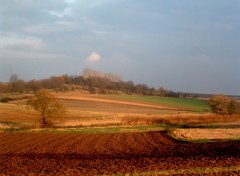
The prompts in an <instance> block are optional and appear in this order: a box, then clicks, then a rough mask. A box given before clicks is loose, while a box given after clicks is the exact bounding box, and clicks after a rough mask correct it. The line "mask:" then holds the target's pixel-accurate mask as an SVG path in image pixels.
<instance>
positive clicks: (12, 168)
mask: <svg viewBox="0 0 240 176" xmlns="http://www.w3.org/2000/svg"><path fill="white" fill-rule="evenodd" d="M239 151H240V142H239V141H235V142H233V141H229V142H226V141H225V142H224V141H218V142H211V143H187V142H179V141H176V140H173V139H171V138H169V137H168V136H167V135H166V133H165V132H139V133H114V134H61V133H6V132H5V133H0V163H1V164H0V175H27V174H29V175H104V174H110V175H111V174H114V173H115V174H116V173H141V172H145V173H146V172H148V171H149V173H154V171H156V172H157V171H159V170H179V169H193V168H199V167H207V168H214V167H229V166H237V167H238V166H240V153H239ZM219 174H224V175H226V174H229V175H230V174H236V175H237V174H240V171H239V170H238V171H235V173H232V171H228V173H219ZM148 175H149V174H148Z"/></svg>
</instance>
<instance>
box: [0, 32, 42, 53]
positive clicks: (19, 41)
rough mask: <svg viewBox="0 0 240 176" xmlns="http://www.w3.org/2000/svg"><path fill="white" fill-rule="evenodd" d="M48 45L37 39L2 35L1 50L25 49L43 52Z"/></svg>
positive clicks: (0, 34) (0, 40)
mask: <svg viewBox="0 0 240 176" xmlns="http://www.w3.org/2000/svg"><path fill="white" fill-rule="evenodd" d="M45 47H46V44H45V43H44V42H43V41H42V40H41V39H40V38H37V37H33V36H25V35H19V34H16V33H9V32H8V33H5V34H4V33H0V48H24V49H30V50H41V49H43V48H45Z"/></svg>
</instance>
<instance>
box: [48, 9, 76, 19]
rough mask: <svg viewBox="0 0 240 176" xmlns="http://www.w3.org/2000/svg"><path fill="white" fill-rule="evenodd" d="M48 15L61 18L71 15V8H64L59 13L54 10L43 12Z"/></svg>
mask: <svg viewBox="0 0 240 176" xmlns="http://www.w3.org/2000/svg"><path fill="white" fill-rule="evenodd" d="M45 12H47V13H48V14H50V15H53V16H56V17H59V18H63V17H65V16H68V15H71V14H72V8H65V9H64V10H63V11H62V12H60V11H55V10H45Z"/></svg>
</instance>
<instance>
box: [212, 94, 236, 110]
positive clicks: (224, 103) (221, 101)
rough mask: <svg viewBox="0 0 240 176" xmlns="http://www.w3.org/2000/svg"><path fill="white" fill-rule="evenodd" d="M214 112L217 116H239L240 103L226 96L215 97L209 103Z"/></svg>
mask: <svg viewBox="0 0 240 176" xmlns="http://www.w3.org/2000/svg"><path fill="white" fill-rule="evenodd" d="M208 104H209V105H210V107H211V110H212V112H214V113H217V114H239V113H240V103H239V102H237V100H236V99H235V98H231V97H227V96H225V95H214V96H213V97H211V98H210V99H209V101H208Z"/></svg>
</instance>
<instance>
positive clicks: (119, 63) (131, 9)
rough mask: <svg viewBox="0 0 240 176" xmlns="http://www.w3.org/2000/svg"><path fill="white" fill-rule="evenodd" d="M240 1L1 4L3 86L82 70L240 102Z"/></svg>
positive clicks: (36, 0)
mask: <svg viewBox="0 0 240 176" xmlns="http://www.w3.org/2000/svg"><path fill="white" fill-rule="evenodd" d="M239 56H240V1H239V0H0V82H7V81H9V78H10V76H11V75H12V74H17V75H18V76H19V78H20V79H23V80H31V79H43V78H48V77H49V76H53V75H54V76H57V75H63V74H69V75H81V74H82V73H83V69H84V68H91V69H94V70H98V71H101V72H111V73H114V74H117V75H120V76H121V77H122V78H123V80H125V81H128V80H132V81H133V82H134V83H135V84H138V83H144V84H147V85H148V86H153V87H155V88H159V87H160V86H162V87H164V88H166V89H170V90H173V91H181V92H193V93H213V94H218V93H219V94H220V93H223V94H232V95H240V57H239Z"/></svg>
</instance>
